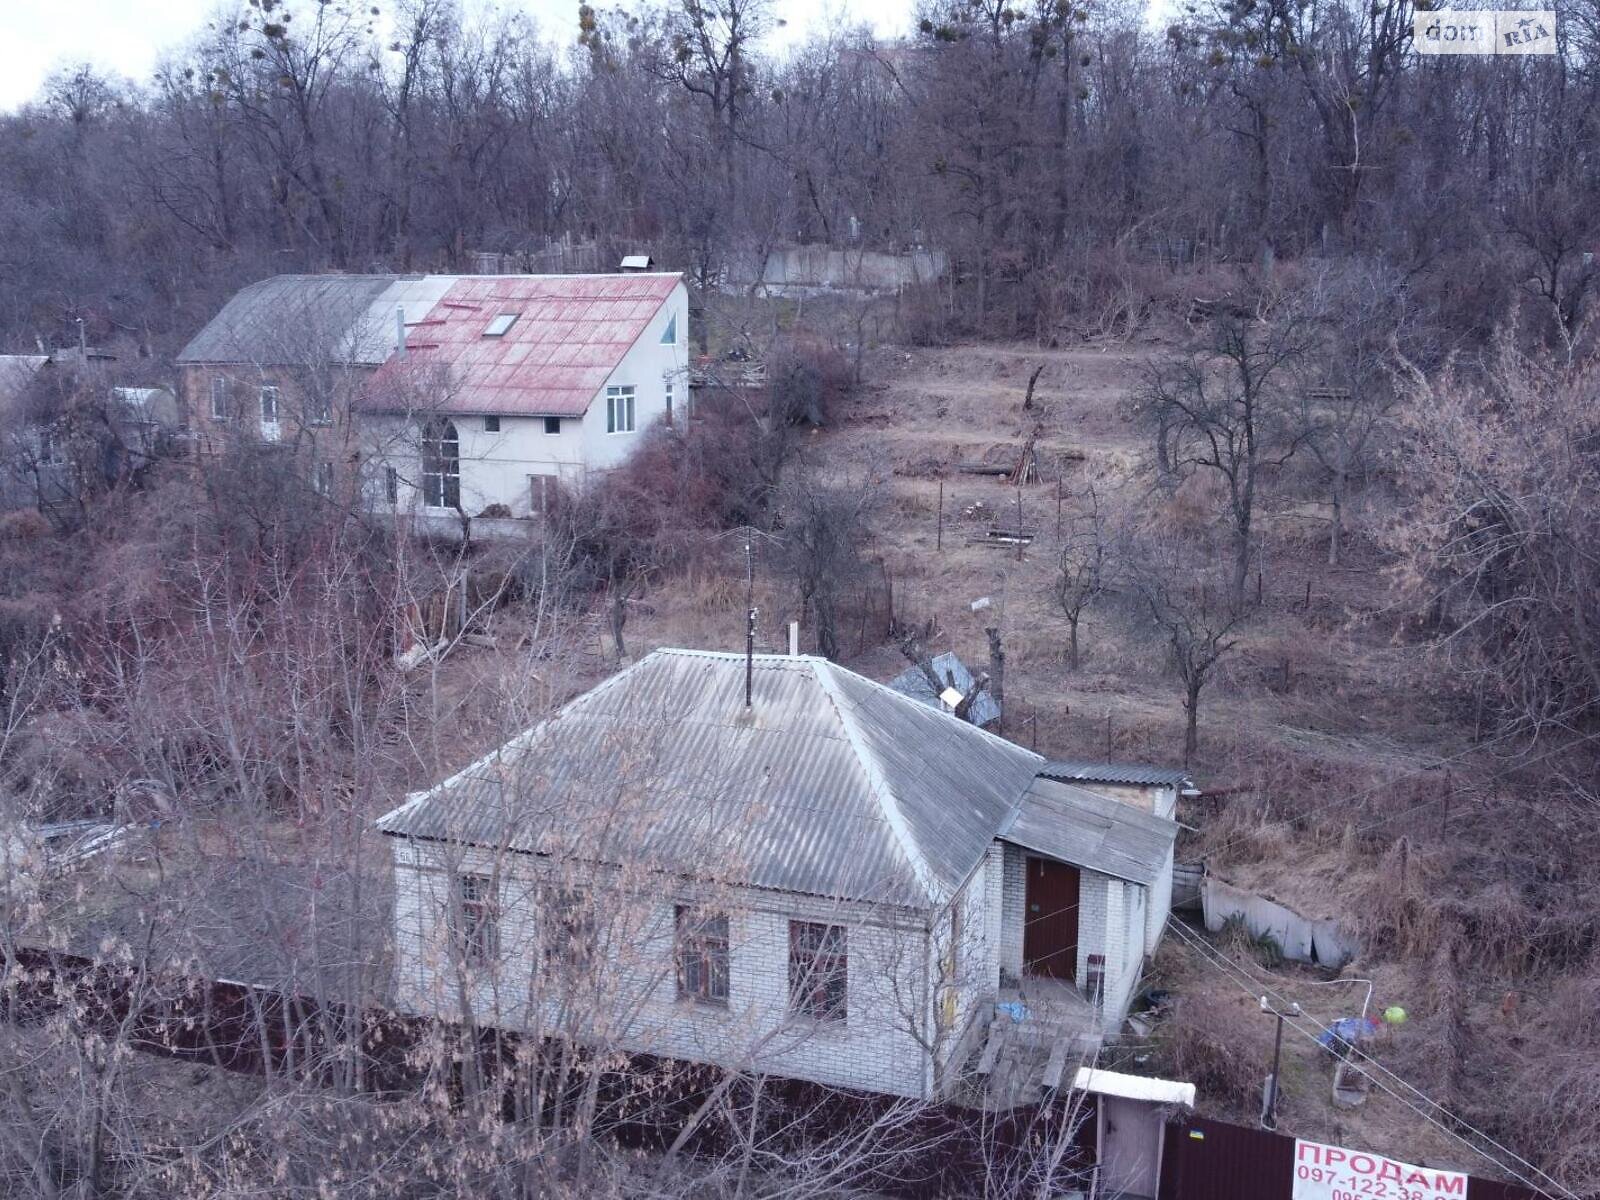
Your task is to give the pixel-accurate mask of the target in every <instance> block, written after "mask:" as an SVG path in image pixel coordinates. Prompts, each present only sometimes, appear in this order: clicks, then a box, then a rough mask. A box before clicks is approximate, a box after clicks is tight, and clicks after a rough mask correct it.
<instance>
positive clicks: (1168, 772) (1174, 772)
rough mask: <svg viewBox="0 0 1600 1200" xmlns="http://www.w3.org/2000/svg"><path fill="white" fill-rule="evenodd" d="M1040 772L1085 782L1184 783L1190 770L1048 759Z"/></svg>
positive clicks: (1152, 784) (1052, 776) (1155, 784)
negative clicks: (1049, 760)
mask: <svg viewBox="0 0 1600 1200" xmlns="http://www.w3.org/2000/svg"><path fill="white" fill-rule="evenodd" d="M1039 774H1041V775H1044V776H1047V777H1049V778H1051V779H1061V780H1065V781H1066V782H1068V783H1071V782H1073V781H1079V782H1086V783H1127V784H1145V785H1150V786H1159V785H1161V784H1165V785H1166V786H1168V787H1181V786H1183V785H1184V784H1186V783H1188V782H1189V772H1188V771H1185V770H1183V769H1182V768H1179V767H1150V766H1143V765H1141V764H1139V763H1103V762H1077V761H1073V762H1048V763H1045V765H1044V767H1043V768H1042V769H1041V770H1040V772H1039Z"/></svg>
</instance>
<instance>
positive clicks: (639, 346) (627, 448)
mask: <svg viewBox="0 0 1600 1200" xmlns="http://www.w3.org/2000/svg"><path fill="white" fill-rule="evenodd" d="M674 317H676V318H677V338H676V340H675V341H673V342H672V343H670V344H666V343H663V342H662V340H661V338H662V335H663V333H664V332H665V331H666V329H667V326H668V324H669V323H671V321H672V320H673V318H674ZM668 385H670V386H671V388H672V402H673V409H674V412H675V413H676V417H677V419H678V420H680V421H681V420H682V419H683V415H684V412H685V405H687V404H688V403H689V292H688V289H687V288H685V287H684V285H683V284H682V283H679V284H678V286H677V287H675V288H673V289H672V295H670V296H669V297H667V300H666V303H664V304H663V305H662V306H661V309H660V311H659V312H657V313H656V315H655V317H654V318H653V319H652V320H651V322H650V325H649V327H648V328H647V329H645V331H644V333H643V334H641V335H640V337H639V340H638V341H636V342H635V343H634V344H633V346H632V348H631V349H629V351H628V353H627V354H626V355H624V356H623V359H622V361H621V362H620V363H618V364H617V369H616V370H614V371H612V372H611V377H610V378H609V379H607V380H606V384H605V387H602V388H601V389H600V391H599V392H598V393H596V395H595V398H594V399H593V400H592V401H590V402H589V411H588V412H587V413H585V414H584V417H583V461H584V462H585V463H586V464H587V465H588V467H589V469H590V470H597V471H606V470H610V469H611V468H612V467H615V466H618V465H620V464H621V463H622V461H623V460H624V459H626V458H627V457H628V455H630V454H632V453H633V451H634V449H635V448H636V447H637V446H638V445H639V441H640V439H641V438H642V437H643V436H644V433H645V431H646V430H647V429H649V428H650V426H651V425H653V424H655V423H656V422H657V421H660V420H662V419H664V418H665V417H666V413H667V388H668ZM608 387H632V388H633V389H634V428H633V431H632V432H631V433H608V432H606V388H608Z"/></svg>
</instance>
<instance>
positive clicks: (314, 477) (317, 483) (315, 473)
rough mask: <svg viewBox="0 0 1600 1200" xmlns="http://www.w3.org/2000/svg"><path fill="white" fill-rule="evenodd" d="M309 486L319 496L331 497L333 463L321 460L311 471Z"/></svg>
mask: <svg viewBox="0 0 1600 1200" xmlns="http://www.w3.org/2000/svg"><path fill="white" fill-rule="evenodd" d="M311 486H312V487H314V488H315V489H316V490H317V495H319V496H331V495H333V463H331V462H329V461H328V460H327V459H323V460H322V461H321V462H319V463H318V464H317V465H316V467H315V468H313V470H312V474H311Z"/></svg>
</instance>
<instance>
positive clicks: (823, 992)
mask: <svg viewBox="0 0 1600 1200" xmlns="http://www.w3.org/2000/svg"><path fill="white" fill-rule="evenodd" d="M849 976H850V960H849V956H848V954H847V952H846V948H845V929H844V926H843V925H825V924H822V923H821V922H818V921H790V922H789V1011H790V1012H792V1013H794V1014H796V1015H797V1016H802V1017H810V1018H811V1019H812V1020H814V1021H842V1020H844V1019H845V1010H846V1006H847V990H848V981H849Z"/></svg>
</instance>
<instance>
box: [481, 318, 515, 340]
mask: <svg viewBox="0 0 1600 1200" xmlns="http://www.w3.org/2000/svg"><path fill="white" fill-rule="evenodd" d="M518 315H519V314H517V313H501V314H500V315H499V316H497V317H496V318H495V319H494V320H492V321H490V322H489V328H487V329H485V330H484V331H483V336H484V337H505V335H506V334H507V333H508V332H510V330H511V327H512V326H513V325H515V324H516V323H517V316H518Z"/></svg>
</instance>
